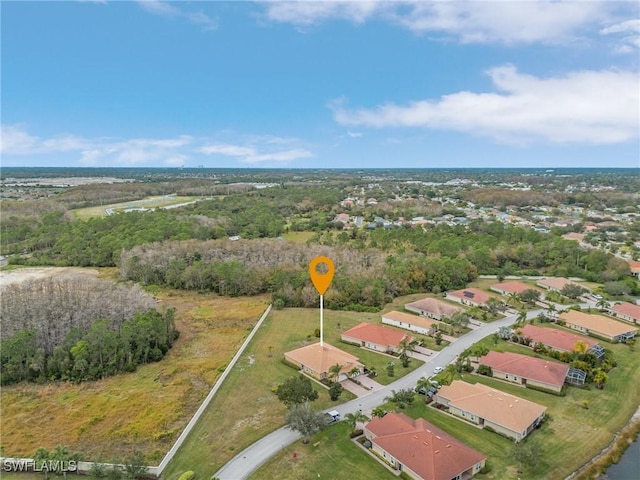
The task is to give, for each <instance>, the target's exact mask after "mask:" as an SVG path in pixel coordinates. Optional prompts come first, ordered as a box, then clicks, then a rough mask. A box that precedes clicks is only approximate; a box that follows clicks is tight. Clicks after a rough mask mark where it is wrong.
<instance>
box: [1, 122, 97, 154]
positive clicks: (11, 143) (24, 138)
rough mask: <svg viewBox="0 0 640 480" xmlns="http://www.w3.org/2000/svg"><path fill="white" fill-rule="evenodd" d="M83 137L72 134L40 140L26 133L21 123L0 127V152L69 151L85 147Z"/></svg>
mask: <svg viewBox="0 0 640 480" xmlns="http://www.w3.org/2000/svg"><path fill="white" fill-rule="evenodd" d="M86 145H87V143H86V141H85V140H84V139H82V138H79V137H75V136H73V135H61V136H57V137H52V138H48V139H46V140H42V139H41V138H39V137H36V136H33V135H30V134H29V133H27V131H26V130H25V128H24V127H23V126H22V125H2V126H1V127H0V152H2V153H3V154H16V155H30V154H39V153H53V152H69V151H73V150H79V149H81V148H84V147H86Z"/></svg>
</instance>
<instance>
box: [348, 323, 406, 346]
mask: <svg viewBox="0 0 640 480" xmlns="http://www.w3.org/2000/svg"><path fill="white" fill-rule="evenodd" d="M340 338H341V339H342V341H343V342H346V343H353V344H355V345H358V346H360V347H364V348H368V349H370V350H375V351H376V352H392V353H398V352H399V351H400V348H401V346H400V344H401V342H403V341H407V342H411V341H412V340H413V337H412V336H410V335H408V334H406V333H404V332H402V331H400V330H396V329H395V328H389V327H383V326H382V325H374V324H372V323H367V322H362V323H361V324H359V325H356V326H355V327H353V328H350V329H349V330H347V331H346V332H344V333H343V334H342V335H341V336H340Z"/></svg>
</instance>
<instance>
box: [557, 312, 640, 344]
mask: <svg viewBox="0 0 640 480" xmlns="http://www.w3.org/2000/svg"><path fill="white" fill-rule="evenodd" d="M560 318H561V319H563V320H564V321H565V322H567V323H570V324H573V325H578V326H580V327H583V328H586V329H587V330H589V331H590V332H593V333H595V334H601V335H604V336H607V337H615V336H617V335H623V334H625V333H629V332H633V331H635V332H637V331H638V329H637V328H633V327H631V326H629V325H627V324H625V323H622V322H617V321H615V320H613V319H612V318H609V317H605V316H603V315H592V314H589V313H584V312H578V311H577V310H567V311H566V312H562V313H561V314H560Z"/></svg>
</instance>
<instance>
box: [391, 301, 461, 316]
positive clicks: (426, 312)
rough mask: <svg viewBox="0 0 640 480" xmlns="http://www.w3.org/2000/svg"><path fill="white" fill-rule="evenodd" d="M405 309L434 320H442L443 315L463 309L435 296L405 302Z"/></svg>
mask: <svg viewBox="0 0 640 480" xmlns="http://www.w3.org/2000/svg"><path fill="white" fill-rule="evenodd" d="M404 308H405V310H408V311H410V312H414V313H417V314H418V315H421V316H423V317H428V318H433V319H434V320H442V319H443V318H444V317H450V316H451V315H453V314H454V313H456V312H461V311H463V309H462V308H460V307H456V306H455V305H451V304H450V303H447V302H443V301H442V300H438V299H437V298H429V297H427V298H423V299H422V300H418V301H416V302H411V303H407V304H406V305H405V306H404Z"/></svg>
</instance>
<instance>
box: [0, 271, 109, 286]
mask: <svg viewBox="0 0 640 480" xmlns="http://www.w3.org/2000/svg"><path fill="white" fill-rule="evenodd" d="M97 276H98V271H97V270H94V269H91V268H79V267H34V268H31V267H30V268H20V269H18V270H9V271H6V272H0V288H2V287H4V286H7V285H12V284H14V283H22V282H26V281H29V280H39V279H42V278H52V277H57V278H78V277H81V278H82V277H85V278H86V277H97Z"/></svg>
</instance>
